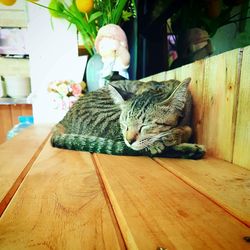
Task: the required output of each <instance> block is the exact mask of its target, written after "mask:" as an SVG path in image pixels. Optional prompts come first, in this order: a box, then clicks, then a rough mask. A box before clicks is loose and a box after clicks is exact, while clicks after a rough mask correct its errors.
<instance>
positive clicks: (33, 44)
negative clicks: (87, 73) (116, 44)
mask: <svg viewBox="0 0 250 250" xmlns="http://www.w3.org/2000/svg"><path fill="white" fill-rule="evenodd" d="M48 2H49V1H47V0H46V1H39V3H44V4H46V3H48ZM28 16H29V20H28V34H29V35H28V42H29V52H30V76H31V85H32V92H33V93H32V104H33V113H34V121H35V123H55V122H57V121H58V120H60V119H61V118H62V116H63V115H64V112H60V111H58V110H54V109H53V108H52V104H51V100H50V98H49V95H48V91H47V88H48V84H49V83H50V82H51V81H55V80H66V79H67V80H74V81H77V82H80V81H81V80H82V78H83V73H84V70H85V64H86V60H87V57H86V56H81V57H78V48H77V34H76V30H75V29H74V27H73V26H72V27H70V28H69V24H68V23H67V22H66V21H64V20H61V19H56V18H53V22H52V23H53V27H52V24H51V21H52V20H51V17H50V15H49V12H48V11H47V10H46V9H44V8H41V7H39V6H36V5H35V4H32V3H28Z"/></svg>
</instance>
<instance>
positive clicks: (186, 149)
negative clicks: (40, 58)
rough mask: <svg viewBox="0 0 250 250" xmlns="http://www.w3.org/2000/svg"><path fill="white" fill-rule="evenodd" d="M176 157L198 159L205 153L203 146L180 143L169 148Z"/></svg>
mask: <svg viewBox="0 0 250 250" xmlns="http://www.w3.org/2000/svg"><path fill="white" fill-rule="evenodd" d="M170 151H172V152H173V153H174V154H176V156H177V157H180V158H189V159H190V158H191V159H200V158H201V157H203V156H204V155H205V153H206V148H205V147H204V146H203V145H199V144H192V143H181V144H178V145H175V146H173V147H171V148H170Z"/></svg>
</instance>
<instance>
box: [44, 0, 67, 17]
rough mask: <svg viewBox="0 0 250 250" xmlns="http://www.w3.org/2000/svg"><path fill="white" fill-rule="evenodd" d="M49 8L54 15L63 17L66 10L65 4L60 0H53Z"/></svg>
mask: <svg viewBox="0 0 250 250" xmlns="http://www.w3.org/2000/svg"><path fill="white" fill-rule="evenodd" d="M48 9H49V12H50V15H51V16H53V17H61V14H62V13H63V10H64V5H63V4H62V3H61V2H60V1H59V0H51V1H50V3H49V5H48Z"/></svg>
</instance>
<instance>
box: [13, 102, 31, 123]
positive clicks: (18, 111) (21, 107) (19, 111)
mask: <svg viewBox="0 0 250 250" xmlns="http://www.w3.org/2000/svg"><path fill="white" fill-rule="evenodd" d="M31 115H32V105H31V104H17V105H11V116H12V123H13V124H14V125H15V124H18V123H19V121H18V116H31Z"/></svg>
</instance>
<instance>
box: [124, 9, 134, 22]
mask: <svg viewBox="0 0 250 250" xmlns="http://www.w3.org/2000/svg"><path fill="white" fill-rule="evenodd" d="M131 16H133V14H132V13H131V12H129V11H126V10H124V11H123V12H122V19H123V20H124V21H128V20H129V19H130V17H131Z"/></svg>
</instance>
